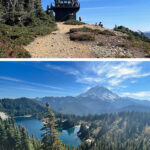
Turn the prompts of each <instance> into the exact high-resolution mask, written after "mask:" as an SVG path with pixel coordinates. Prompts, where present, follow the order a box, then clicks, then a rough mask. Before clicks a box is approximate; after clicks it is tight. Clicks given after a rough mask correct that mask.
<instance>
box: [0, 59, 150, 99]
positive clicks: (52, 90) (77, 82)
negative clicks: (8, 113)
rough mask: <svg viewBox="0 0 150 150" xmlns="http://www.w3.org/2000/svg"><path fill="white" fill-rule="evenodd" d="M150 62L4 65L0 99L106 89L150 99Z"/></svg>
mask: <svg viewBox="0 0 150 150" xmlns="http://www.w3.org/2000/svg"><path fill="white" fill-rule="evenodd" d="M149 83H150V62H136V61H135V62H118V61H117V62H109V61H108V62H106V61H104V62H103V61H99V62H0V97H1V98H4V97H9V98H16V97H31V98H34V97H43V96H76V95H78V94H80V93H82V92H85V91H86V90H88V89H89V88H91V87H93V86H96V85H99V86H105V87H107V88H109V89H110V90H112V91H113V92H115V93H117V94H118V95H119V96H125V97H126V96H127V97H133V98H138V99H141V100H143V99H146V100H150V84H149Z"/></svg>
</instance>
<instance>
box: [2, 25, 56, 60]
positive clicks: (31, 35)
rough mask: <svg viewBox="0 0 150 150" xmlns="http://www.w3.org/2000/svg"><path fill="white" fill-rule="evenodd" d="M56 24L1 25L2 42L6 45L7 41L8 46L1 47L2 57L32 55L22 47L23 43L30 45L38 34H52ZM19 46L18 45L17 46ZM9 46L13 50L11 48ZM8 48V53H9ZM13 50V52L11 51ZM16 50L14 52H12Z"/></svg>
mask: <svg viewBox="0 0 150 150" xmlns="http://www.w3.org/2000/svg"><path fill="white" fill-rule="evenodd" d="M56 29H57V28H56V24H55V23H51V24H40V25H36V26H27V27H25V26H23V27H20V26H9V25H4V24H1V25H0V43H1V44H3V46H6V45H5V44H6V43H5V41H7V43H8V46H7V48H6V49H5V50H4V47H3V49H2V48H0V57H8V56H9V57H13V56H14V57H19V58H20V57H22V58H24V57H25V58H26V57H31V56H30V55H29V53H28V52H27V51H26V50H24V49H22V48H21V47H22V46H21V45H28V44H29V43H31V42H32V41H33V40H34V39H35V37H36V36H39V35H41V36H42V35H46V34H50V33H51V32H52V31H54V30H56ZM16 46H17V47H16ZM9 48H10V49H11V50H9ZM7 50H8V53H7ZM10 51H11V53H10ZM12 51H14V52H12Z"/></svg>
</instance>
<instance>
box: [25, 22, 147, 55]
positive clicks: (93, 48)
mask: <svg viewBox="0 0 150 150" xmlns="http://www.w3.org/2000/svg"><path fill="white" fill-rule="evenodd" d="M83 26H86V27H89V28H94V29H95V28H98V29H100V30H105V29H103V28H100V27H96V26H94V25H88V24H86V25H65V24H63V23H57V28H58V30H57V31H55V32H52V33H51V34H49V35H46V36H42V37H37V38H36V39H35V40H34V41H33V42H32V43H31V44H29V45H28V46H25V49H26V50H27V51H29V53H30V54H31V56H32V58H108V57H109V58H113V57H114V58H115V57H139V58H140V57H144V55H145V53H144V52H142V51H138V52H137V51H136V50H134V49H133V50H130V51H129V50H126V49H124V48H122V47H116V46H113V45H111V41H113V39H111V38H107V40H108V42H109V43H110V44H109V43H108V42H107V41H106V38H104V37H100V38H101V39H102V40H103V41H104V42H107V45H106V46H101V47H100V46H97V43H98V40H97V41H95V42H77V41H71V40H70V38H69V34H68V32H69V31H70V29H71V28H81V27H83ZM116 34H117V36H116V37H118V39H115V40H118V42H119V37H120V36H122V34H121V33H120V32H119V33H116Z"/></svg>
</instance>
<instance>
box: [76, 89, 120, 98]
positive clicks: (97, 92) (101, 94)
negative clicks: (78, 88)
mask: <svg viewBox="0 0 150 150" xmlns="http://www.w3.org/2000/svg"><path fill="white" fill-rule="evenodd" d="M78 97H79V98H86V97H87V98H93V99H95V98H97V99H100V100H104V101H106V100H107V101H115V100H116V99H118V98H119V96H118V95H117V94H115V93H113V92H112V91H110V90H108V89H107V88H105V87H100V86H96V87H93V88H90V89H89V90H88V91H86V92H85V93H83V94H80V95H79V96H78Z"/></svg>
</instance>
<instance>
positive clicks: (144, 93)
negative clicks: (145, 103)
mask: <svg viewBox="0 0 150 150" xmlns="http://www.w3.org/2000/svg"><path fill="white" fill-rule="evenodd" d="M121 96H125V97H133V98H139V99H140V98H141V99H144V98H145V99H149V100H150V91H140V92H135V93H129V92H125V93H122V94H121Z"/></svg>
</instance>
